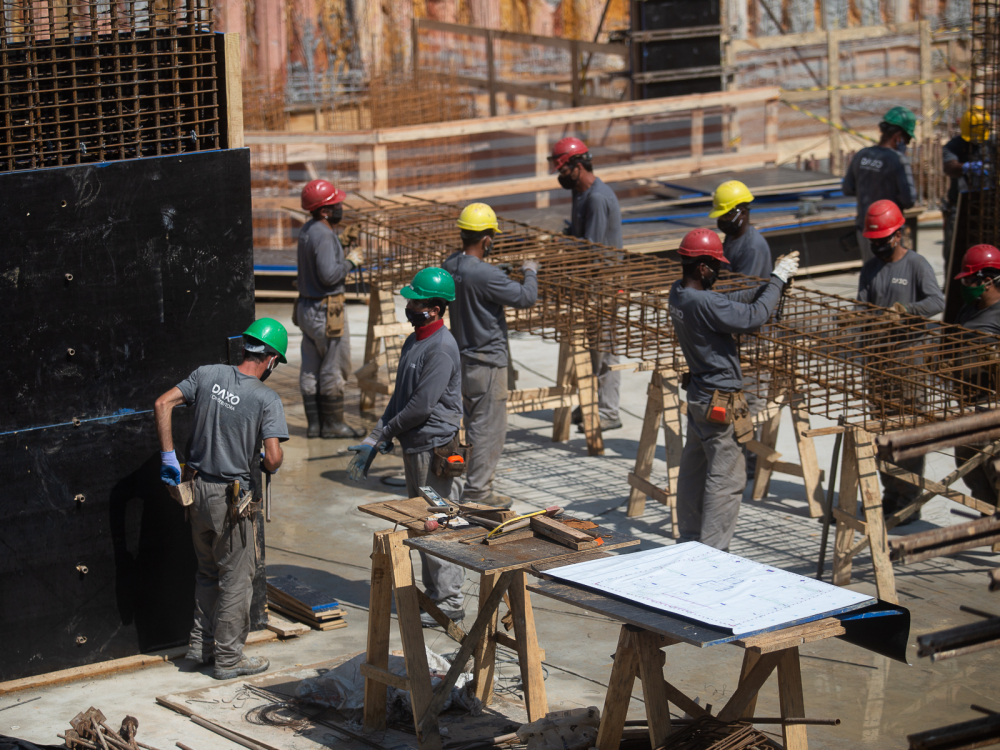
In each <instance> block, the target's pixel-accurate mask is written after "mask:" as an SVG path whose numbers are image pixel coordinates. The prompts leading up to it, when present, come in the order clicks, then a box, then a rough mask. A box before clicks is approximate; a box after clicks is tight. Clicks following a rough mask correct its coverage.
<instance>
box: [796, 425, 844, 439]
mask: <svg viewBox="0 0 1000 750" xmlns="http://www.w3.org/2000/svg"><path fill="white" fill-rule="evenodd" d="M846 429H847V428H846V427H842V426H840V425H834V426H833V427H817V428H815V429H812V430H803V431H802V437H808V438H817V437H823V436H825V435H839V434H841V433H842V432H844V431H845V430H846Z"/></svg>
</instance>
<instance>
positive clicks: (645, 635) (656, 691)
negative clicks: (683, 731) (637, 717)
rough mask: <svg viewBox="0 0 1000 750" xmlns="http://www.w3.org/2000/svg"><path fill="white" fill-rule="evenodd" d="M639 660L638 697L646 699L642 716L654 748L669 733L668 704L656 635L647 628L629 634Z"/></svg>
mask: <svg viewBox="0 0 1000 750" xmlns="http://www.w3.org/2000/svg"><path fill="white" fill-rule="evenodd" d="M632 642H633V643H634V644H635V646H636V655H637V657H638V661H639V679H641V680H642V697H643V700H644V701H645V702H646V720H647V721H648V722H649V741H650V743H651V744H650V746H651V747H654V748H659V747H663V745H664V743H665V742H666V739H667V735H669V734H670V704H669V703H668V699H667V683H666V680H664V679H663V667H662V666H661V665H660V659H661V658H662V656H663V653H662V652H661V651H660V647H659V638H658V637H657V636H654V635H653V634H652V633H650V632H648V631H645V630H643V631H640V632H638V633H633V634H632Z"/></svg>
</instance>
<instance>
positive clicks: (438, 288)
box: [399, 266, 455, 302]
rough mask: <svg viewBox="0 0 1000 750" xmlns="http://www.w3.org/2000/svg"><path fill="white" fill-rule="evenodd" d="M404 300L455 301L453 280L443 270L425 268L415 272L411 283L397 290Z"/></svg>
mask: <svg viewBox="0 0 1000 750" xmlns="http://www.w3.org/2000/svg"><path fill="white" fill-rule="evenodd" d="M399 293H400V294H402V295H403V296H404V297H406V299H443V300H444V301H445V302H454V301H455V280H454V279H453V278H451V274H450V273H448V272H447V271H445V270H444V269H443V268H435V267H433V266H432V267H430V268H425V269H423V270H422V271H417V275H416V276H414V277H413V281H411V282H410V283H409V284H407V285H406V286H404V287H403V288H402V289H400V290H399Z"/></svg>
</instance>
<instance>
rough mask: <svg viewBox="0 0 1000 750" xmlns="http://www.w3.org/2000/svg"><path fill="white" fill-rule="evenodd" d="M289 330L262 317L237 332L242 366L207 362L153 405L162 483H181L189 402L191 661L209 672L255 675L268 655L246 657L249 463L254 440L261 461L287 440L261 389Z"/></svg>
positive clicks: (268, 460) (252, 551)
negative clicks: (179, 446) (177, 428)
mask: <svg viewBox="0 0 1000 750" xmlns="http://www.w3.org/2000/svg"><path fill="white" fill-rule="evenodd" d="M287 350H288V332H287V331H286V330H285V327H284V326H283V325H281V323H279V322H278V321H276V320H273V319H271V318H261V319H260V320H256V321H254V322H253V323H251V324H250V327H249V328H247V329H246V330H245V331H244V332H243V352H244V353H243V362H242V363H241V364H240V365H238V366H236V365H204V366H202V367H199V368H198V369H197V370H195V371H194V372H192V373H191V374H190V375H188V377H187V378H186V379H185V380H183V381H182V382H180V383H178V384H177V385H176V386H175V387H173V388H171V389H170V390H169V391H167V392H166V393H164V394H163V395H162V396H160V397H159V398H158V399H156V404H155V405H154V407H153V411H154V413H155V415H156V432H157V435H158V436H159V439H160V451H161V452H160V459H161V467H160V479H161V480H162V481H163V483H164V484H167V485H178V484H180V483H181V481H182V471H181V465H180V462H179V461H178V459H177V454H176V452H175V450H174V437H173V429H172V420H171V415H172V412H173V409H174V407H175V406H180V405H181V404H187V405H188V406H190V407H192V411H193V415H192V423H193V424H192V429H191V439H190V442H189V443H188V445H189V446H190V447H189V451H188V455H187V463H186V465H185V467H184V471H183V474H184V480H185V481H188V482H191V489H192V495H193V498H194V500H193V503H192V504H191V505H190V506H188V507H189V510H190V516H191V534H192V537H193V539H194V551H195V556H196V557H197V558H198V572H197V574H196V575H195V593H194V601H195V606H194V627H193V628H192V629H191V638H190V646H189V649H188V653H187V658H188V659H190V660H191V661H193V662H195V663H196V664H209V663H211V662H214V663H215V671H214V674H213V676H214V677H215V678H216V679H219V680H231V679H233V678H235V677H240V676H243V675H253V674H259V673H261V672H263V671H265V670H266V669H267V668H268V661H267V659H264V658H262V657H259V656H245V655H244V654H243V647H244V645H245V644H246V637H247V633H248V632H249V630H250V600H251V598H252V597H253V577H254V572H255V570H256V568H257V552H256V546H255V543H254V540H255V539H256V531H255V529H254V519H255V516H256V514H257V512H258V509H259V507H260V497H261V488H259V487H256V486H255V485H254V482H253V475H252V473H251V465H252V463H253V459H254V454H255V449H257V445H258V441H260V442H261V443H262V444H263V446H264V458H263V460H262V461H261V465H262V466H263V468H264V469H266V470H267V471H269V472H272V473H273V472H276V471H277V470H278V468H279V467H280V466H281V461H282V457H283V454H282V450H281V443H282V442H283V441H285V440H288V427H287V425H286V424H285V410H284V408H283V407H282V405H281V398H280V397H279V396H278V394H277V393H275V392H274V391H272V390H271V389H270V388H268V387H267V386H266V385H264V382H263V381H265V380H267V377H268V376H269V375H270V374H271V373H272V372H273V371H274V368H275V367H277V366H278V363H284V362H285V361H286V360H285V353H286V352H287Z"/></svg>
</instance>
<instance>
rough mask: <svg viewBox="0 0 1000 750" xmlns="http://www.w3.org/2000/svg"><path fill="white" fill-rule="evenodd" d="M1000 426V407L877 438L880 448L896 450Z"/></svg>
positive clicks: (889, 433) (876, 441)
mask: <svg viewBox="0 0 1000 750" xmlns="http://www.w3.org/2000/svg"><path fill="white" fill-rule="evenodd" d="M997 426H1000V409H991V410H990V411H984V412H977V413H976V414H969V415H967V416H964V417H956V418H955V419H950V420H948V421H947V422H935V423H933V424H925V425H920V426H919V427H911V428H910V429H907V430H898V431H896V432H888V433H886V434H884V435H879V436H878V437H877V438H876V439H875V443H876V444H877V445H878V447H879V450H880V451H881V450H883V449H885V450H896V449H899V448H902V447H903V446H907V445H915V444H917V443H926V442H928V441H931V440H939V439H941V438H944V437H950V436H952V435H958V434H960V433H964V432H981V431H983V430H986V429H988V428H990V427H997Z"/></svg>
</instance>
